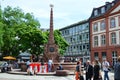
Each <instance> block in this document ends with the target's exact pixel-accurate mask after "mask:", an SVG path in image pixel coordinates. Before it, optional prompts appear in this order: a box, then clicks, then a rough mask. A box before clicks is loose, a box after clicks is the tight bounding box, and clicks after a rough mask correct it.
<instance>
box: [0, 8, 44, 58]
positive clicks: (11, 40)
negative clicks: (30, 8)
mask: <svg viewBox="0 0 120 80" xmlns="http://www.w3.org/2000/svg"><path fill="white" fill-rule="evenodd" d="M1 15H2V16H3V18H2V19H1V21H2V23H3V24H4V26H3V30H1V28H2V27H1V28H0V33H1V31H4V32H3V34H2V35H0V36H2V37H0V39H3V43H4V46H2V47H1V51H2V52H3V53H4V54H3V55H13V56H16V55H18V54H19V52H20V51H28V50H29V51H30V52H31V53H32V54H40V51H39V50H41V49H42V48H41V47H40V45H43V43H44V41H43V40H44V38H43V37H42V32H41V31H40V30H39V26H40V23H39V22H38V20H36V19H35V18H34V16H33V15H32V14H30V13H24V12H22V10H21V9H20V8H18V7H16V8H11V7H10V6H7V7H6V8H5V9H4V10H3V11H2V13H1ZM1 25H2V24H1V23H0V26H1ZM1 41H2V40H1ZM0 44H1V42H0ZM35 47H36V48H35ZM38 52H39V53H38Z"/></svg>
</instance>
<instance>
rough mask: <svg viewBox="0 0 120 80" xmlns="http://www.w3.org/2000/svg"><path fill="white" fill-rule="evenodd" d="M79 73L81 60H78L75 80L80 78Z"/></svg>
mask: <svg viewBox="0 0 120 80" xmlns="http://www.w3.org/2000/svg"><path fill="white" fill-rule="evenodd" d="M79 75H80V62H79V61H78V62H77V66H76V69H75V80H79Z"/></svg>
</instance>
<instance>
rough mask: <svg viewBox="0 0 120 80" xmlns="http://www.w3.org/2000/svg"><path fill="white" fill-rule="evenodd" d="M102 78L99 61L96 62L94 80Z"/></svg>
mask: <svg viewBox="0 0 120 80" xmlns="http://www.w3.org/2000/svg"><path fill="white" fill-rule="evenodd" d="M100 77H101V73H100V65H99V62H98V60H95V61H94V67H93V80H99V79H100Z"/></svg>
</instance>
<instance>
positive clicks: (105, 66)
mask: <svg viewBox="0 0 120 80" xmlns="http://www.w3.org/2000/svg"><path fill="white" fill-rule="evenodd" d="M102 67H103V71H104V80H106V79H107V80H109V76H108V72H109V70H108V69H109V67H110V65H109V62H108V61H107V60H106V59H104V60H103V63H102Z"/></svg>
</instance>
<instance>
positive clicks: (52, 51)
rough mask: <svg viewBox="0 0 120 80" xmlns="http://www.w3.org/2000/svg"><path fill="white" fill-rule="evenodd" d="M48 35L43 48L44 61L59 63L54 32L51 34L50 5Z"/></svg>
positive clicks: (51, 17)
mask: <svg viewBox="0 0 120 80" xmlns="http://www.w3.org/2000/svg"><path fill="white" fill-rule="evenodd" d="M50 7H51V11H50V33H49V38H48V43H47V44H46V45H45V46H44V60H45V61H46V62H47V61H48V60H53V62H58V61H59V53H58V45H56V44H55V40H54V32H53V5H50Z"/></svg>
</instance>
